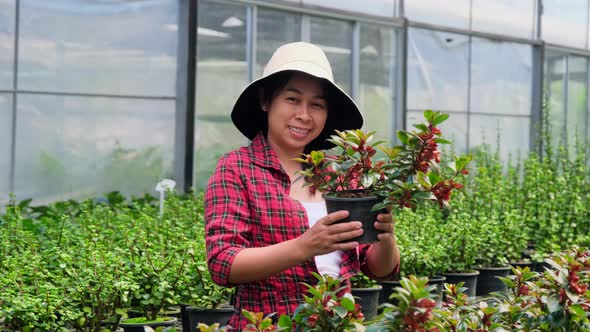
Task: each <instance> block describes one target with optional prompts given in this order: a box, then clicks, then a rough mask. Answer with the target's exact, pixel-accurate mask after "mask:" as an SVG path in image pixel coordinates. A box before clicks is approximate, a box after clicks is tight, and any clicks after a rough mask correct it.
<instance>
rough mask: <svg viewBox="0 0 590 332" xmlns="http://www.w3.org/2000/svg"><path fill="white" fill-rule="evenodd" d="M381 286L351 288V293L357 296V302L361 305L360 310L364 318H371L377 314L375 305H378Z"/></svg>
mask: <svg viewBox="0 0 590 332" xmlns="http://www.w3.org/2000/svg"><path fill="white" fill-rule="evenodd" d="M381 288H382V286H379V285H377V286H375V287H371V288H352V289H351V293H352V295H353V296H354V297H355V298H357V300H356V301H357V303H358V304H359V305H360V306H361V311H362V313H363V315H364V316H365V319H371V318H373V317H375V316H377V307H378V306H379V292H380V291H381Z"/></svg>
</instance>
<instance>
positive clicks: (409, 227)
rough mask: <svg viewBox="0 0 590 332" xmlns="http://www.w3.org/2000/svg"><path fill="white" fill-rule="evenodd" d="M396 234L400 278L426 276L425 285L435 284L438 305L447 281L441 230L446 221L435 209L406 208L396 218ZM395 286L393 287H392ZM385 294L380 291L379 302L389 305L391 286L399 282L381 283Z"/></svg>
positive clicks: (443, 239) (397, 284)
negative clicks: (417, 211) (400, 258)
mask: <svg viewBox="0 0 590 332" xmlns="http://www.w3.org/2000/svg"><path fill="white" fill-rule="evenodd" d="M396 219H397V222H396V228H395V234H396V237H397V244H398V246H399V248H400V255H401V257H403V259H402V261H401V263H400V276H401V277H406V278H407V277H409V276H410V275H415V276H418V277H428V283H429V284H431V285H435V286H436V289H435V297H436V301H437V303H438V304H440V302H441V299H442V293H443V283H444V281H445V280H446V277H444V276H443V275H442V274H443V273H444V272H446V270H447V265H446V261H445V255H446V252H445V250H446V248H445V245H444V241H445V238H444V236H445V234H444V232H443V231H442V230H441V228H442V227H445V224H446V221H445V220H443V219H442V216H441V214H440V213H438V211H437V210H436V209H435V208H432V207H431V208H426V209H424V210H423V211H421V213H416V212H414V211H411V210H409V209H405V210H403V211H399V212H398V214H397V215H396ZM395 283H396V284H395ZM381 284H382V285H383V286H384V289H385V288H386V287H387V289H388V290H389V291H388V292H387V294H384V293H385V292H384V291H383V290H382V295H383V296H382V299H381V300H382V302H388V299H389V297H390V295H391V292H392V290H393V288H394V287H396V286H399V281H397V282H392V281H385V282H382V283H381Z"/></svg>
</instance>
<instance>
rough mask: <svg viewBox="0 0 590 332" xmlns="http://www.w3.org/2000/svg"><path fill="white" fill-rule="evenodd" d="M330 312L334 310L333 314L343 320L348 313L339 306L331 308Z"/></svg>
mask: <svg viewBox="0 0 590 332" xmlns="http://www.w3.org/2000/svg"><path fill="white" fill-rule="evenodd" d="M332 310H334V312H335V313H336V314H337V315H338V316H340V318H344V317H346V315H347V314H348V311H347V310H346V309H345V308H343V307H341V306H333V307H332Z"/></svg>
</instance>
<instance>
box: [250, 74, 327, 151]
mask: <svg viewBox="0 0 590 332" xmlns="http://www.w3.org/2000/svg"><path fill="white" fill-rule="evenodd" d="M262 109H263V111H265V112H267V113H268V140H269V143H270V144H271V146H273V148H275V149H276V148H279V149H282V150H283V151H284V152H286V153H297V154H299V153H302V152H303V149H304V148H305V146H306V145H308V144H309V143H310V142H312V141H313V140H314V139H315V138H316V137H318V136H319V135H320V133H321V132H322V130H323V129H324V125H325V124H326V119H327V118H328V103H327V101H326V96H325V94H324V90H323V87H322V84H321V81H320V79H317V78H314V77H311V76H308V75H305V74H301V73H295V74H294V75H293V76H292V77H291V79H290V80H289V81H288V82H287V84H286V85H285V87H284V88H283V89H281V90H280V91H278V93H276V95H275V96H274V97H273V98H272V100H271V101H270V102H269V103H267V104H266V105H262Z"/></svg>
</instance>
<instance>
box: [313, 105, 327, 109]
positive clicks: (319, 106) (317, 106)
mask: <svg viewBox="0 0 590 332" xmlns="http://www.w3.org/2000/svg"><path fill="white" fill-rule="evenodd" d="M313 107H315V108H319V109H324V108H326V107H325V106H324V104H313Z"/></svg>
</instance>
